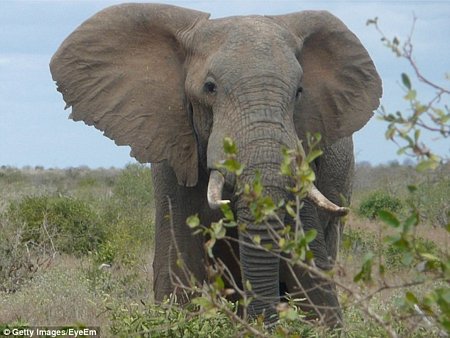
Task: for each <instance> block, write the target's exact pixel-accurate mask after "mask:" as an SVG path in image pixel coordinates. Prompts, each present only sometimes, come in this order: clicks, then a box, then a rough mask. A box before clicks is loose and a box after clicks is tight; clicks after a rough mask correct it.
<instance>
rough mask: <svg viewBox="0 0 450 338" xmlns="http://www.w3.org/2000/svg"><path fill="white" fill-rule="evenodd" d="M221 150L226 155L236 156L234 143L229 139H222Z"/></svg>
mask: <svg viewBox="0 0 450 338" xmlns="http://www.w3.org/2000/svg"><path fill="white" fill-rule="evenodd" d="M223 150H224V152H225V154H227V155H236V154H237V146H236V143H234V141H233V140H232V139H231V138H230V137H225V138H224V139H223Z"/></svg>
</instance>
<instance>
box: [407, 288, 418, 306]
mask: <svg viewBox="0 0 450 338" xmlns="http://www.w3.org/2000/svg"><path fill="white" fill-rule="evenodd" d="M405 298H406V300H407V301H408V302H409V303H410V304H418V303H419V300H418V299H417V297H416V296H415V295H414V294H413V293H412V292H410V291H408V292H406V294H405Z"/></svg>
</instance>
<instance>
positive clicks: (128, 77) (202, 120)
mask: <svg viewBox="0 0 450 338" xmlns="http://www.w3.org/2000/svg"><path fill="white" fill-rule="evenodd" d="M50 68H51V72H52V75H53V78H54V80H55V81H56V82H57V85H58V90H59V91H60V92H61V93H62V94H63V96H64V100H65V101H66V103H67V105H68V106H72V114H71V118H73V119H74V120H76V121H79V120H82V121H84V122H85V123H86V124H88V125H94V126H95V127H96V128H98V129H100V130H102V131H104V133H105V135H106V136H108V137H110V138H112V139H113V140H114V141H115V142H116V143H117V144H119V145H129V146H130V147H131V149H132V155H133V156H135V157H136V158H137V159H138V160H139V161H141V162H151V163H153V165H152V174H153V179H154V185H155V200H156V237H155V246H156V248H155V259H154V263H153V267H154V291H155V298H156V300H158V301H161V300H162V299H163V298H164V296H166V295H168V294H170V293H172V292H174V288H175V287H174V285H173V283H172V280H173V278H172V279H171V273H172V274H176V275H177V276H179V278H180V281H181V282H185V280H186V279H185V277H184V275H183V274H182V273H181V272H180V271H179V269H178V267H177V265H176V253H175V252H174V245H173V244H174V242H173V237H172V231H173V234H174V235H175V240H176V244H177V247H178V249H179V251H180V252H179V253H180V255H181V257H182V258H183V260H184V262H185V264H186V267H187V268H188V269H189V270H190V271H191V272H192V273H193V274H194V275H195V277H196V278H197V280H199V281H202V280H206V279H207V274H206V266H207V265H208V262H207V259H206V257H205V252H204V246H203V244H204V238H202V237H201V236H193V235H192V233H191V230H190V229H189V228H188V227H187V226H186V223H185V220H186V218H187V217H188V216H189V215H192V214H196V213H197V214H198V215H199V217H200V219H201V222H202V224H210V223H211V222H213V221H216V220H218V219H219V218H220V216H221V215H220V212H218V211H217V210H212V209H211V208H210V207H209V205H208V201H207V186H208V180H209V175H210V172H211V170H214V169H217V163H218V162H219V161H220V160H222V159H223V158H224V154H223V150H222V143H223V139H224V137H231V138H232V139H233V140H234V141H235V142H236V144H237V146H238V150H239V152H238V161H240V162H241V163H243V164H244V165H245V169H244V172H243V173H242V176H241V180H242V181H243V183H248V182H251V181H252V180H253V178H254V175H255V171H257V170H258V171H259V172H260V173H261V177H262V183H263V185H264V187H265V188H264V193H265V194H267V195H269V196H271V197H272V199H273V200H275V201H279V200H281V199H285V200H286V199H288V198H289V197H290V196H289V195H288V193H287V191H286V189H285V187H286V186H287V185H288V184H289V183H290V182H289V181H288V180H287V179H286V178H285V177H283V176H281V175H280V163H281V161H282V156H281V148H282V147H287V148H294V147H295V145H296V144H297V142H298V140H299V139H300V140H302V139H304V138H305V135H306V133H307V132H320V133H321V134H322V136H323V141H322V144H321V146H322V148H323V150H324V155H323V156H322V157H320V158H319V159H317V160H316V161H315V163H314V166H315V171H316V175H317V181H316V186H317V188H318V189H319V190H320V191H321V192H322V193H323V194H324V195H325V196H326V197H327V198H328V199H329V200H330V201H332V202H334V203H335V204H338V205H342V204H343V203H349V200H350V193H351V178H352V172H353V162H354V158H353V143H352V139H351V135H352V133H353V132H355V131H356V130H358V129H360V128H361V127H362V126H363V125H364V124H365V123H366V122H367V121H368V119H369V118H370V117H371V116H372V111H373V110H374V109H376V108H377V106H378V104H379V98H380V96H381V81H380V79H379V77H378V74H377V72H376V70H375V67H374V65H373V63H372V61H371V59H370V57H369V55H368V54H367V52H366V50H365V49H364V47H362V45H361V44H360V42H359V40H358V39H357V38H356V37H355V36H354V35H353V34H352V33H351V32H350V31H349V30H348V28H347V27H346V26H345V25H344V24H343V23H342V22H340V21H339V20H338V19H337V18H335V17H334V16H332V15H331V14H329V13H327V12H316V11H307V12H299V13H293V14H288V15H281V16H276V17H263V16H248V17H230V18H224V19H217V20H209V19H208V15H207V14H205V13H201V12H197V11H192V10H188V9H184V8H178V7H173V6H168V5H156V4H130V5H120V6H114V7H111V8H108V9H106V10H104V11H102V12H100V13H98V14H97V15H95V16H94V17H92V18H90V19H89V20H87V21H86V22H85V23H83V24H82V25H81V26H80V27H79V28H77V30H75V31H74V32H73V33H72V34H71V35H70V36H69V37H68V38H67V39H66V40H65V41H64V42H63V44H62V45H61V47H60V48H59V50H58V51H57V52H56V53H55V55H54V57H53V59H52V61H51V64H50ZM301 88H302V89H303V90H301ZM223 174H224V175H225V187H224V191H223V194H222V198H223V199H230V200H231V206H232V208H233V210H234V212H235V215H236V217H237V220H238V221H239V222H245V223H247V224H248V225H247V229H248V232H249V234H243V233H237V230H231V231H230V233H229V235H230V236H235V237H236V238H239V239H240V240H241V242H242V243H245V242H248V241H249V236H250V237H253V236H255V235H259V236H260V237H261V243H262V244H266V243H271V241H272V240H271V238H270V236H269V235H268V232H267V227H266V226H265V225H261V224H255V222H254V220H253V218H252V215H251V213H250V211H249V208H248V206H247V204H246V202H245V201H244V200H243V199H242V198H241V196H240V195H235V194H234V190H235V189H236V185H235V184H236V180H235V177H233V175H230V174H226V173H223ZM342 199H343V200H344V201H343V200H342ZM169 201H170V207H169ZM170 212H171V213H172V217H171V221H170V220H169V218H168V217H167V215H169V213H170ZM279 216H280V217H281V218H282V219H285V220H286V222H288V223H289V222H290V220H289V219H288V217H287V216H286V215H285V214H283V213H282V212H280V214H279ZM301 219H302V221H303V224H304V227H305V229H310V228H314V229H316V230H317V231H318V236H317V238H316V239H315V240H314V242H313V243H312V244H311V248H312V250H313V252H314V256H315V260H316V264H317V265H318V266H319V267H320V268H321V269H324V270H329V269H331V268H332V265H333V260H334V259H335V257H336V250H337V249H336V248H337V245H338V238H339V235H338V233H339V232H340V230H341V225H340V223H339V219H338V218H337V217H335V216H333V215H331V214H330V213H328V212H326V211H324V210H322V209H320V208H317V207H316V206H315V205H314V204H313V203H311V202H310V201H308V200H307V201H305V207H304V208H303V209H302V211H301ZM171 223H172V224H173V229H171ZM291 223H292V222H291ZM271 226H272V227H274V228H275V229H279V228H280V225H279V224H277V223H276V222H271ZM233 231H234V232H233ZM233 248H234V250H235V254H236V257H238V259H239V261H240V264H241V267H239V264H238V262H236V260H235V259H234V258H233V255H232V254H231V253H230V251H229V249H228V246H227V245H224V243H219V244H218V245H217V246H216V247H215V251H216V255H217V256H218V257H219V258H220V259H222V260H223V261H224V262H226V264H227V265H228V266H229V269H230V270H231V271H232V272H233V274H234V276H235V279H236V281H237V282H238V284H239V285H245V283H241V281H242V280H244V281H246V280H248V281H249V282H250V283H251V285H252V292H253V295H254V296H255V300H254V301H253V302H252V303H251V304H250V308H249V313H250V315H251V316H256V315H258V314H261V313H264V314H265V315H266V323H271V322H273V321H274V320H276V316H272V315H274V314H275V313H276V311H275V305H276V303H277V302H278V301H279V299H280V289H281V290H282V292H286V291H287V292H289V293H292V294H295V296H296V297H303V296H305V297H306V298H307V299H308V304H305V308H307V309H312V310H313V312H315V313H316V315H318V316H319V317H320V319H321V320H323V322H324V323H325V324H327V325H330V326H334V325H337V324H339V323H340V321H341V312H340V308H339V303H338V300H337V297H336V293H335V290H334V285H332V284H331V283H328V282H325V281H323V280H321V279H320V278H317V277H312V276H310V275H309V274H308V273H305V271H301V269H299V268H296V269H295V278H294V276H292V275H291V274H290V273H289V272H288V269H287V268H286V266H284V265H283V264H282V263H281V262H280V259H279V258H277V257H276V256H274V255H272V254H270V253H268V252H265V251H262V250H258V249H254V248H250V247H248V246H246V245H243V244H240V245H239V246H237V245H234V246H233ZM173 276H174V275H172V277H173ZM296 278H298V280H299V281H300V285H298V283H297V282H296V281H295V279H296ZM178 291H179V290H177V289H176V288H175V292H178ZM249 293H250V292H249Z"/></svg>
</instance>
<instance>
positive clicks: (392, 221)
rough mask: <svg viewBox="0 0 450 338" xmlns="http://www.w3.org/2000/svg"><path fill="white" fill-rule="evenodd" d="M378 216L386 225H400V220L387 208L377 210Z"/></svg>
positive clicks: (395, 226)
mask: <svg viewBox="0 0 450 338" xmlns="http://www.w3.org/2000/svg"><path fill="white" fill-rule="evenodd" d="M378 217H379V218H380V220H382V221H383V222H384V223H386V224H387V225H390V226H391V227H394V228H398V227H399V226H400V221H399V220H398V219H397V217H396V216H395V215H394V214H393V213H391V212H389V211H387V210H380V211H378Z"/></svg>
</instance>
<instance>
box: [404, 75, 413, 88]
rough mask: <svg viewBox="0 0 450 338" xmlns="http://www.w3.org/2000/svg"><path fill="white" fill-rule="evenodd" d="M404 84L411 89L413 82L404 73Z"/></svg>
mask: <svg viewBox="0 0 450 338" xmlns="http://www.w3.org/2000/svg"><path fill="white" fill-rule="evenodd" d="M402 82H403V85H404V86H405V87H406V88H408V89H411V81H410V80H409V76H408V75H406V74H405V73H402Z"/></svg>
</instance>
